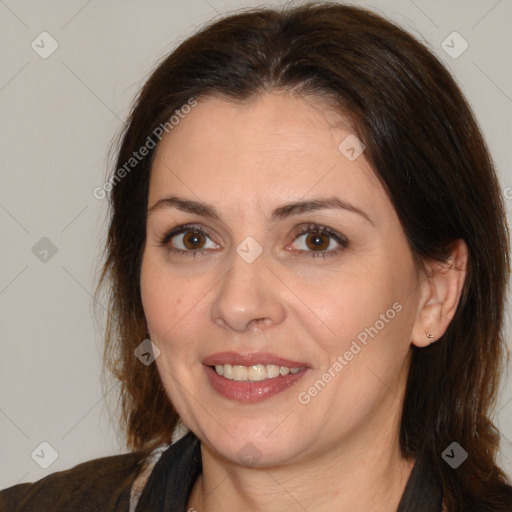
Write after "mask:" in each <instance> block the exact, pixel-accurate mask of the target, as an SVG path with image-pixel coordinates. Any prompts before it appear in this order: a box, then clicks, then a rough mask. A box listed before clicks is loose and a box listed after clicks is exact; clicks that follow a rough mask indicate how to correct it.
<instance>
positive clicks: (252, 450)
mask: <svg viewBox="0 0 512 512" xmlns="http://www.w3.org/2000/svg"><path fill="white" fill-rule="evenodd" d="M106 190H107V191H109V192H110V193H111V196H110V197H111V207H112V211H111V221H110V229H109V234H108V243H107V248H106V261H105V266H104V271H103V274H102V276H101V280H100V285H102V284H107V283H109V284H110V293H111V295H110V297H111V302H110V312H111V315H110V317H109V323H108V328H107V335H106V341H107V344H106V350H105V361H106V363H107V366H108V368H109V369H110V370H112V371H113V372H114V374H115V375H117V377H118V378H119V379H120V381H121V383H122V407H123V421H124V426H125V427H126V431H127V438H128V444H129V446H130V448H131V449H132V450H133V452H132V453H130V454H125V455H120V456H115V457H108V458H104V459H96V460H94V461H90V462H86V463H84V464H81V465H79V466H76V467H75V468H73V469H70V470H68V471H65V472H61V473H57V474H54V475H50V476H49V477H47V478H45V479H43V480H41V481H39V482H36V483H35V484H21V485H18V486H15V487H12V488H10V489H7V490H5V491H4V492H3V493H0V497H1V499H2V500H3V503H2V501H0V503H1V504H2V506H1V507H0V508H1V510H9V511H11V510H26V509H32V510H37V509H38V507H39V508H41V507H46V509H48V510H49V509H51V510H70V509H71V508H72V509H73V510H103V511H105V510H109V511H110V510H116V511H117V510H136V511H137V512H140V511H160V510H161V511H163V510H173V511H174V510H176V511H184V510H188V511H194V510H196V511H200V512H203V511H205V512H207V511H218V510H221V509H222V510H254V511H256V510H258V511H277V510H284V509H286V510H310V511H312V510H315V511H324V510H350V511H356V512H357V511H368V510H379V511H383V512H394V511H400V512H405V511H429V512H431V511H441V510H445V511H449V512H455V511H479V512H480V511H493V512H495V511H510V510H512V487H511V485H510V482H507V481H506V476H505V474H504V473H503V471H502V470H501V469H500V468H499V467H498V466H497V465H496V462H495V457H496V452H497V449H498V444H499V435H498V432H497V430H496V428H495V426H494V425H493V424H492V422H491V421H490V419H489V417H490V414H491V412H492V407H493V405H494V403H495V398H496V393H497V389H498V384H499V375H500V370H501V368H502V364H503V358H504V355H505V346H504V343H503V339H502V334H501V333H502V320H503V307H504V299H505V286H506V279H507V276H508V272H509V260H508V234H507V229H506V222H505V213H504V208H503V204H502V199H501V195H500V188H499V184H498V181H497V179H496V175H495V172H494V170H493V166H492V162H491V159H490V157H489V155H488V152H487V149H486V146H485V144H484V141H483V139H482V136H481V133H480V131H479V129H478V127H477V124H476V122H475V120H474V118H473V116H472V114H471V111H470V108H469V107H468V105H467V103H466V101H465V100H464V98H463V96H462V94H461V92H460V90H459V89H458V87H457V86H456V84H455V83H454V81H453V79H452V78H451V76H450V75H449V73H448V72H447V71H446V70H445V68H444V67H443V66H442V65H441V64H440V63H439V61H438V60H437V59H436V58H435V57H434V56H433V55H432V54H431V53H430V52H429V51H428V50H427V49H426V48H425V47H424V46H422V45H421V44H420V43H419V42H417V41H416V40H415V39H414V38H413V37H411V36H410V35H408V34H407V33H405V32H404V31H402V30H401V29H399V28H398V27H396V26H395V25H393V24H391V23H390V22H388V21H386V20H384V19H382V18H381V17H379V16H376V15H375V14H372V13H371V12H368V11H366V10H363V9H359V8H355V7H349V6H343V5H339V4H335V3H325V4H316V5H315V4H311V5H306V6H302V7H296V8H291V9H290V8H289V9H283V10H282V11H277V10H273V9H258V10H254V11H251V12H245V13H241V14H236V15H233V16H230V17H227V18H224V19H221V20H219V21H216V22H215V23H212V24H210V25H209V26H208V27H206V28H204V29H203V30H201V31H200V32H199V33H197V34H196V35H194V36H193V37H191V38H189V39H188V40H187V41H185V42H184V43H183V44H182V45H181V46H180V47H179V48H178V49H177V50H175V51H174V52H173V53H172V54H171V55H170V56H169V57H168V58H167V59H165V60H164V61H163V62H162V63H161V64H160V66H159V67H158V68H157V69H156V71H155V72H154V73H153V74H152V76H151V77H150V79H149V80H148V81H147V83H146V84H145V86H144V88H143V90H142V91H141V93H140V95H139V98H138V100H137V103H136V105H135V107H134V109H133V112H132V114H131V117H130V120H129V124H128V126H127V128H126V131H125V134H124V137H123V140H122V144H121V147H120V150H119V154H118V159H117V165H116V170H115V171H114V172H113V174H112V175H111V177H110V180H109V183H108V187H106ZM141 340H144V341H142V343H141ZM149 340H151V341H149ZM178 419H179V421H178ZM2 507H3V508H2ZM30 507H32V508H30ZM70 507H71V508H70ZM79 507H81V508H79Z"/></svg>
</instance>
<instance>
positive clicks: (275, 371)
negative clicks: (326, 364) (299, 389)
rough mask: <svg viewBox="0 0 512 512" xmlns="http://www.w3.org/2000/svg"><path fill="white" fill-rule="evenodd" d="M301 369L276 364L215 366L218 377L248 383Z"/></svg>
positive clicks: (293, 372)
mask: <svg viewBox="0 0 512 512" xmlns="http://www.w3.org/2000/svg"><path fill="white" fill-rule="evenodd" d="M303 369H304V367H301V368H288V367H287V366H278V365H277V364H267V365H264V364H255V365H252V366H240V365H231V364H216V365H215V371H216V372H217V374H218V375H220V376H222V377H224V378H226V379H230V380H243V381H250V382H259V381H262V380H265V379H274V378H275V377H279V376H280V375H288V374H289V373H291V374H295V373H297V372H299V371H300V370H303Z"/></svg>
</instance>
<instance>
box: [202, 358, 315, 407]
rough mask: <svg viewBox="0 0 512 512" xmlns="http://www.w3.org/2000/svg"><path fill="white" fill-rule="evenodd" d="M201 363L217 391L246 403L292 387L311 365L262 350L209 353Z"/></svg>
mask: <svg viewBox="0 0 512 512" xmlns="http://www.w3.org/2000/svg"><path fill="white" fill-rule="evenodd" d="M202 363H203V367H204V369H205V372H206V375H207V377H208V380H209V383H210V385H211V387H212V388H213V389H214V390H215V391H216V392H217V393H219V394H220V395H222V396H223V397H225V398H228V399H230V400H235V401H238V402H246V403H254V402H259V401H262V400H266V399H268V398H270V397H272V396H274V395H276V394H278V393H281V392H283V391H285V390H287V389H289V388H290V387H291V386H293V385H294V384H295V383H296V382H298V381H299V380H300V379H302V377H303V376H304V375H305V374H306V373H307V372H308V371H309V370H310V369H311V368H310V367H309V366H308V365H307V364H306V363H303V362H298V361H291V360H289V359H284V358H281V357H278V356H275V355H273V354H262V353H259V354H237V353H234V352H224V353H219V354H214V355H212V356H209V357H207V358H205V359H204V360H203V361H202Z"/></svg>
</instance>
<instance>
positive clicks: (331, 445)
mask: <svg viewBox="0 0 512 512" xmlns="http://www.w3.org/2000/svg"><path fill="white" fill-rule="evenodd" d="M343 126H344V127H343ZM347 137H349V138H348V139H347ZM361 149H363V148H362V147H359V146H358V145H357V140H356V139H355V138H354V135H353V134H351V131H350V128H349V125H348V123H347V122H346V120H345V121H344V120H343V118H341V117H339V116H337V115H336V114H334V113H333V112H332V111H330V110H329V109H328V108H327V107H326V106H325V104H323V103H321V102H320V100H313V99H308V100H307V101H306V100H304V99H300V98H298V97H295V96H289V95H285V94H282V93H277V92H275V93H271V94H265V95H263V96H261V97H259V98H257V99H255V98H253V99H252V100H251V101H250V102H246V103H244V104H243V105H239V104H235V103H233V102H229V101H227V100H223V99H220V98H215V97H209V98H207V99H205V98H203V99H201V100H200V101H199V102H198V105H197V106H195V107H194V108H192V109H191V111H190V113H188V114H187V115H186V116H184V118H183V119H181V121H180V122H179V124H178V125H177V126H175V127H174V128H173V130H172V131H171V132H170V133H169V135H167V136H166V137H165V138H164V139H163V140H162V142H161V143H160V145H159V147H158V151H157V153H156V158H155V161H154V166H153V169H152V175H151V182H150V190H149V203H148V204H149V210H150V211H149V214H148V221H147V240H146V246H145V249H144V254H143V261H142V269H141V287H142V301H143V306H144V312H145V315H146V319H147V322H148V329H149V332H150V335H151V339H152V340H153V342H154V343H155V344H156V345H157V346H158V347H159V349H160V356H159V357H158V358H157V359H156V364H157V367H158V371H159V374H160V376H161V379H162V382H163V385H164V387H165V389H166V392H167V394H168V396H169V398H170V399H171V401H172V403H173V404H174V406H175V408H176V409H177V411H178V413H179V415H180V417H181V418H182V419H183V421H184V422H185V424H187V425H188V426H189V428H190V429H191V430H192V431H194V432H195V433H196V435H198V437H199V438H200V439H201V441H202V442H203V443H204V444H205V445H206V447H208V448H209V449H210V450H211V451H212V453H215V454H217V455H221V456H223V457H224V458H227V459H229V460H232V461H234V462H237V463H241V464H248V465H257V466H272V465H277V464H280V463H284V462H286V463H292V462H299V461H304V460H307V459H310V458H313V457H316V456H319V455H322V454H326V453H334V452H335V451H336V450H344V451H345V453H348V450H352V451H354V450H355V451H357V450H361V449H366V450H367V449H368V448H369V447H370V446H371V444H372V443H373V444H375V443H377V444H378V443H380V444H382V445H384V443H388V444H389V439H390V438H392V439H396V437H397V436H398V425H399V419H400V411H401V407H402V397H403V390H404V387H405V382H406V376H407V370H408V366H409V357H408V356H409V354H410V345H411V333H412V330H413V328H414V325H415V323H416V322H417V316H418V303H419V297H420V296H419V293H420V291H419V290H420V287H419V275H418V273H417V271H416V267H415V264H414V261H413V257H412V254H411V252H410V250H409V247H408V244H407V241H406V237H405V234H404V232H403V230H402V227H401V224H400V222H399V220H398V218H397V215H396V212H395V210H394V208H393V206H392V204H391V202H390V200H389V199H388V197H387V195H386V194H385V192H384V190H383V188H382V186H381V184H380V183H379V181H378V180H377V179H376V177H375V175H374V173H373V171H372V169H371V168H370V166H369V164H368V162H367V161H366V159H365V153H364V152H363V153H362V154H360V155H359V156H358V153H359V152H360V151H361ZM171 196H173V197H174V198H175V199H176V198H178V199H179V201H176V200H174V201H173V200H170V199H169V198H171ZM166 199H169V200H167V201H166ZM324 202H325V203H324ZM301 203H305V206H304V207H303V208H301V207H300V204H301ZM153 207H154V208H153ZM152 208H153V209H152ZM183 225H187V226H188V227H187V228H185V229H184V230H183V232H181V233H176V234H174V236H172V237H167V240H166V242H165V243H164V244H162V243H160V242H161V240H162V239H164V238H165V236H166V234H168V233H169V231H171V230H174V229H176V228H178V227H180V226H183ZM190 225H191V226H190ZM194 229H196V232H195V231H194ZM198 229H200V230H202V231H204V233H202V232H197V230H198ZM177 231H179V230H177ZM180 251H183V252H180ZM255 327H257V328H258V329H257V330H256V331H254V328H255ZM215 365H217V370H215V369H214V367H215ZM297 369H299V370H298V371H297ZM218 373H221V374H223V375H219V374H218Z"/></svg>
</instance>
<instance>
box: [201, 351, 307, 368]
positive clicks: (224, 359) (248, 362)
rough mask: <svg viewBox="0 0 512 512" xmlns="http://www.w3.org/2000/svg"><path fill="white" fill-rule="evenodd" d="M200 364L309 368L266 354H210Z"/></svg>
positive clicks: (298, 362)
mask: <svg viewBox="0 0 512 512" xmlns="http://www.w3.org/2000/svg"><path fill="white" fill-rule="evenodd" d="M202 363H203V364H204V365H206V366H215V365H216V364H231V365H240V366H253V365H257V364H275V365H277V366H287V367H288V368H302V367H309V365H308V364H307V363H304V362H300V361H292V360H291V359H286V358H284V357H279V356H276V355H274V354H270V353H268V352H254V353H247V352H244V353H238V352H218V353H216V354H211V355H209V356H207V357H205V358H204V359H203V361H202Z"/></svg>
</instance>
